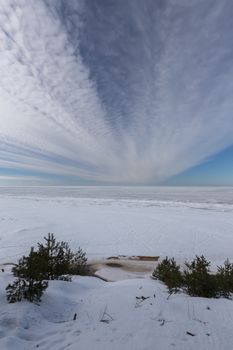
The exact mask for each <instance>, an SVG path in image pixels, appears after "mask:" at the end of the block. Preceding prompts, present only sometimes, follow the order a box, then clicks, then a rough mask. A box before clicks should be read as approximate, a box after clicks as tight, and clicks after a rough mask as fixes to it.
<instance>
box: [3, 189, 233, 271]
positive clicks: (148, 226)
mask: <svg viewBox="0 0 233 350" xmlns="http://www.w3.org/2000/svg"><path fill="white" fill-rule="evenodd" d="M48 232H54V233H55V235H56V237H57V238H58V239H59V240H61V239H62V240H65V241H68V242H69V243H70V244H71V246H72V247H73V249H76V248H77V247H78V246H81V247H82V248H83V249H84V250H85V251H86V252H87V255H88V258H90V259H96V258H103V257H108V256H111V255H119V254H123V255H124V254H125V255H159V256H160V257H164V256H166V255H169V256H174V257H175V258H176V259H177V260H179V261H181V262H182V261H184V260H185V259H189V258H193V257H194V256H195V254H204V255H205V256H206V257H207V258H208V259H209V260H211V262H212V263H213V264H215V265H216V264H219V263H222V262H223V261H224V260H225V258H226V257H229V258H230V259H232V260H233V250H232V246H233V188H221V187H216V188H210V187H209V188H204V187H203V188H175V187H171V188H169V187H165V188H163V187H161V188H159V187H138V188H136V187H135V188H130V187H129V188H117V187H83V188H82V187H63V188H62V187H60V188H59V187H47V188H46V187H31V188H20V187H19V188H17V187H15V188H4V187H2V188H0V263H6V262H15V261H17V259H18V258H19V257H20V256H21V255H22V254H24V253H26V252H27V251H28V250H29V249H30V247H31V246H34V245H35V244H36V243H37V242H38V240H41V239H42V238H43V236H44V235H46V234H47V233H48Z"/></svg>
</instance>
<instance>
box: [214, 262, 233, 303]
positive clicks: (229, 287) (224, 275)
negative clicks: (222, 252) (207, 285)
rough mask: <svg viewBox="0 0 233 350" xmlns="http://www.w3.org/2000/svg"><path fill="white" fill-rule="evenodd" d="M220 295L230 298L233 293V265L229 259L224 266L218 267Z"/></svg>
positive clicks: (217, 276)
mask: <svg viewBox="0 0 233 350" xmlns="http://www.w3.org/2000/svg"><path fill="white" fill-rule="evenodd" d="M216 279H217V285H218V291H217V293H218V295H219V296H223V297H225V298H229V297H230V296H231V294H232V293H233V264H232V263H230V261H229V259H227V260H226V261H225V262H224V266H218V272H217V274H216Z"/></svg>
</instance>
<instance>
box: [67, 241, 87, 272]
mask: <svg viewBox="0 0 233 350" xmlns="http://www.w3.org/2000/svg"><path fill="white" fill-rule="evenodd" d="M69 273H70V274H71V275H87V274H88V273H89V270H88V266H87V257H86V253H85V252H84V251H83V250H82V249H81V248H80V247H79V248H78V251H77V252H75V253H74V254H73V257H72V259H71V262H70V266H69Z"/></svg>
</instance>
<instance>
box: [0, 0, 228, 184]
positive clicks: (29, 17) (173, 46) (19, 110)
mask: <svg viewBox="0 0 233 350" xmlns="http://www.w3.org/2000/svg"><path fill="white" fill-rule="evenodd" d="M232 15H233V5H232V3H231V1H230V0H225V1H221V2H220V1H205V2H203V1H195V2H194V1H185V0H183V1H162V2H155V1H152V0H146V1H139V0H128V1H123V0H119V1H117V2H116V1H113V0H109V1H107V2H106V1H104V0H98V1H96V0H91V1H89V0H86V1H81V0H80V1H72V0H70V1H67V2H65V1H62V0H47V1H33V0H17V1H15V0H3V1H1V3H0V42H1V45H0V77H1V79H0V167H4V168H8V169H19V170H20V171H22V170H24V171H25V172H27V171H34V172H38V173H44V174H45V175H46V174H49V175H51V174H56V175H61V176H64V177H66V176H67V177H70V176H72V177H75V176H77V177H78V178H82V179H87V180H93V181H101V182H114V183H148V182H153V183H155V182H158V181H161V180H164V179H165V178H168V177H170V176H172V175H175V174H177V173H179V172H181V171H183V170H185V169H187V168H189V167H192V166H194V165H196V164H198V163H200V162H203V161H204V160H206V159H207V158H208V157H210V156H211V155H213V154H215V153H217V152H219V151H221V150H222V149H224V148H225V147H227V146H229V145H230V144H232V142H233V124H232V122H233V117H232V110H233V99H232V91H233V66H232V64H231V63H232V59H233V46H232V32H233V22H232Z"/></svg>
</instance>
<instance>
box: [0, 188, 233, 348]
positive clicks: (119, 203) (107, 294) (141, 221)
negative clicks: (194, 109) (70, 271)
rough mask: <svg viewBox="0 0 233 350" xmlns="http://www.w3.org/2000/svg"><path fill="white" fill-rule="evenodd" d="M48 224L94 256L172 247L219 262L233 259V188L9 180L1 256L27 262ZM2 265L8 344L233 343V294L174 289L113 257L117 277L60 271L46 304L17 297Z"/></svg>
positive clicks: (0, 197)
mask: <svg viewBox="0 0 233 350" xmlns="http://www.w3.org/2000/svg"><path fill="white" fill-rule="evenodd" d="M101 191H102V192H101ZM114 191H115V192H114ZM48 232H54V233H55V236H56V237H57V238H58V240H61V239H62V240H65V241H68V242H69V244H70V246H71V247H72V249H76V248H78V246H81V247H82V248H83V249H84V250H85V251H86V252H87V255H88V258H89V259H92V260H101V259H103V258H107V257H109V256H116V255H128V256H130V255H150V256H155V255H159V256H160V257H164V256H166V255H168V256H174V257H175V258H176V259H177V260H178V261H179V262H180V263H183V262H184V261H185V260H186V259H190V258H193V257H194V256H195V254H204V255H205V256H206V257H207V258H208V259H209V260H211V262H212V266H213V267H216V265H217V264H220V263H222V262H223V261H224V260H225V258H226V257H229V258H230V260H232V261H233V250H232V246H233V234H232V232H233V189H232V188H229V189H225V188H216V189H210V188H207V189H205V188H202V189H188V190H187V189H170V190H169V189H167V188H165V189H164V190H161V189H156V188H154V189H153V188H152V189H151V188H150V189H147V188H139V189H134V190H132V189H126V190H125V191H123V190H122V189H117V190H116V189H115V190H114V189H113V188H102V189H101V188H99V189H96V188H93V189H90V188H88V189H87V188H84V189H83V190H82V189H77V188H74V189H72V188H68V189H67V188H65V189H56V188H47V189H45V188H41V189H40V188H33V189H27V188H25V189H23V188H18V189H17V188H11V189H9V188H8V189H1V188H0V264H7V263H8V264H9V263H14V262H17V260H18V258H19V257H21V256H22V255H23V254H25V253H28V251H29V248H30V247H31V246H32V245H36V243H37V242H38V241H41V240H42V238H43V236H44V235H46V234H47V233H48ZM135 264H136V263H135ZM2 267H3V268H4V269H5V272H0V349H1V350H5V349H6V350H7V349H10V350H27V349H28V350H29V349H30V350H31V349H43V350H46V349H51V350H53V349H54V350H63V349H64V350H65V349H69V350H76V349H85V350H92V349H95V350H98V349H101V350H105V349H106V350H109V349H111V350H114V349H117V350H119V349H121V350H124V349H125V350H131V349H133V350H137V349H138V350H152V349H161V350H167V349H179V350H182V349H183V350H196V349H198V350H202V349H203V350H209V349H211V350H219V349H221V350H229V349H231V348H232V344H233V333H232V320H233V301H232V300H227V299H205V298H192V297H189V296H187V295H185V294H177V295H172V296H171V297H170V298H167V297H168V294H167V291H166V287H165V286H164V285H163V284H162V283H160V282H158V281H155V280H152V279H151V278H150V277H149V273H148V271H147V272H146V273H145V274H143V273H139V272H137V271H135V272H132V271H131V272H128V271H125V270H124V271H123V270H122V269H120V268H119V269H118V268H115V269H106V267H103V268H102V270H101V271H100V273H101V274H102V275H104V276H105V277H106V278H108V279H111V280H114V281H115V282H104V281H102V280H100V279H97V278H94V277H75V278H74V281H73V282H71V283H69V282H63V281H51V282H50V283H49V288H48V289H47V290H46V292H45V294H44V296H43V298H42V303H41V304H40V305H35V304H31V303H28V302H21V303H17V304H8V303H7V301H6V296H5V287H6V285H7V284H8V283H9V282H11V281H12V279H13V276H12V274H11V273H10V265H2ZM113 271H114V273H113ZM139 277H140V278H139ZM142 277H144V278H142ZM154 295H155V297H154ZM142 296H143V297H146V298H147V297H149V298H147V299H145V300H142V299H140V298H141V297H142ZM104 312H105V314H107V315H104ZM75 313H76V314H77V319H76V320H73V317H74V314H75ZM103 316H104V320H105V322H102V321H101V319H102V318H103ZM187 332H188V333H190V334H188V333H187ZM192 334H193V336H192Z"/></svg>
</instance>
